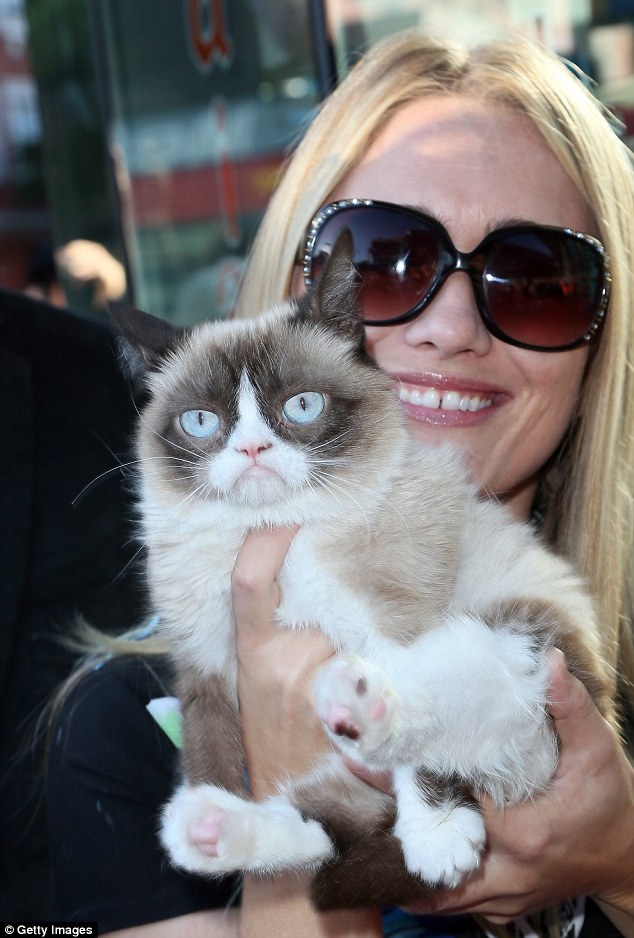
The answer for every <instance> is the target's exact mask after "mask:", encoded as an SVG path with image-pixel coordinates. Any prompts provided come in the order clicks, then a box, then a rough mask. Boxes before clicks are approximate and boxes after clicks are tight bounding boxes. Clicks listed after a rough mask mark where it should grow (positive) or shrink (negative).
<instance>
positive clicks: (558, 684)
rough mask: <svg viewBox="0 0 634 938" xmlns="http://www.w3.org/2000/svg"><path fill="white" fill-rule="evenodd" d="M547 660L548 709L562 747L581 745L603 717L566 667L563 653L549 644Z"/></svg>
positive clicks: (583, 744)
mask: <svg viewBox="0 0 634 938" xmlns="http://www.w3.org/2000/svg"><path fill="white" fill-rule="evenodd" d="M547 660H548V666H549V669H550V681H549V690H548V709H549V711H550V715H551V716H552V718H553V719H554V721H555V730H556V731H557V735H558V736H559V740H560V743H561V746H562V749H565V748H567V747H571V748H572V747H577V746H585V745H586V744H587V743H588V741H589V740H590V739H591V738H592V737H593V735H594V733H595V732H596V730H597V728H598V726H599V725H600V724H603V723H604V721H603V717H602V716H601V714H600V713H599V711H598V709H597V707H596V706H595V703H594V701H593V699H592V697H591V696H590V693H589V692H588V690H587V688H586V687H585V686H584V684H582V682H581V681H580V680H579V679H578V678H577V677H575V676H574V675H573V674H571V672H570V671H569V669H568V665H567V663H566V658H565V656H564V654H563V653H562V652H561V651H560V650H559V649H558V648H553V649H551V650H550V651H549V652H548V659H547Z"/></svg>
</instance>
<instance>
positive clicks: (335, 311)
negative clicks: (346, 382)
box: [313, 228, 364, 345]
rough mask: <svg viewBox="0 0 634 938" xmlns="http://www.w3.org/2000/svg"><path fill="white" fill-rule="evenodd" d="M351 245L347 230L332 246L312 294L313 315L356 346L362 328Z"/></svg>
mask: <svg viewBox="0 0 634 938" xmlns="http://www.w3.org/2000/svg"><path fill="white" fill-rule="evenodd" d="M353 252H354V245H353V241H352V234H351V232H350V229H349V228H343V229H342V230H341V232H340V233H339V235H338V236H337V240H336V241H335V243H334V244H333V247H332V251H331V252H330V255H329V257H328V258H327V260H326V263H325V264H324V268H323V270H322V272H321V274H320V277H319V280H318V281H317V284H316V286H315V288H314V292H313V315H314V316H316V317H317V318H319V319H323V320H325V321H327V322H331V323H333V324H334V325H335V326H336V327H337V329H339V331H341V332H343V333H344V334H345V335H347V336H349V337H350V338H351V339H354V340H355V341H356V342H358V343H359V344H360V345H361V344H363V342H364V328H363V324H362V322H361V319H360V315H359V302H358V294H359V277H358V274H357V271H356V269H355V267H354V264H353V260H352V259H353Z"/></svg>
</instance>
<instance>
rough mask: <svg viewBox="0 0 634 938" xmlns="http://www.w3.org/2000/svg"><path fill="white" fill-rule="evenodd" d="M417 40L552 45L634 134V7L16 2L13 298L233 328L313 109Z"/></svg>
mask: <svg viewBox="0 0 634 938" xmlns="http://www.w3.org/2000/svg"><path fill="white" fill-rule="evenodd" d="M388 7H389V10H386V8H388ZM413 25H420V26H423V27H425V28H427V29H429V30H430V31H436V32H440V33H443V34H452V35H455V36H457V37H460V38H466V39H467V40H469V41H472V40H477V39H479V38H483V37H486V36H490V35H492V34H495V33H499V32H509V31H513V30H518V31H521V32H524V33H528V34H529V35H530V36H533V37H539V38H540V39H542V40H543V41H544V42H546V43H547V44H548V45H549V46H551V47H552V48H553V49H555V50H556V51H557V52H559V53H560V54H562V55H563V56H565V57H567V58H568V59H570V60H571V62H573V63H575V64H577V65H579V66H580V67H581V68H582V69H583V70H584V71H585V72H587V74H588V75H589V76H590V77H591V79H592V80H593V82H595V83H596V87H595V90H596V93H597V95H598V96H599V97H600V98H602V99H603V100H605V101H606V103H608V104H610V105H611V106H612V107H613V108H614V110H615V111H616V113H617V114H618V115H619V117H620V118H621V120H622V121H623V123H624V133H625V134H626V135H628V136H629V135H633V134H634V0H391V2H390V3H389V4H385V3H384V2H383V0H0V285H3V286H7V287H10V288H12V289H18V290H22V289H27V290H28V291H29V292H31V293H32V294H33V295H42V296H44V297H45V298H47V299H49V300H51V301H52V302H54V303H62V304H63V303H66V304H67V305H69V306H71V307H72V308H74V309H77V310H80V311H86V312H96V313H99V311H100V310H102V309H103V307H104V303H105V300H107V299H108V298H116V297H120V296H124V295H125V296H126V297H127V298H128V299H129V300H131V301H133V302H134V303H136V304H137V305H138V306H141V307H142V308H145V309H148V310H151V311H152V312H154V313H155V314H158V315H162V316H164V317H165V318H167V319H169V320H170V321H173V322H175V323H183V322H192V321H196V320H198V319H201V318H213V317H222V316H224V315H226V314H227V312H228V311H229V310H230V309H231V306H232V303H233V300H234V297H235V292H236V288H237V285H238V283H239V280H240V275H241V271H242V268H243V264H244V258H245V255H246V253H247V251H248V248H249V245H250V243H251V240H252V238H253V235H254V232H255V230H256V227H257V224H258V220H259V218H260V216H261V214H262V211H263V209H264V206H265V205H266V202H267V199H268V197H269V195H270V193H271V190H272V188H273V186H274V184H275V179H276V174H277V172H278V170H279V167H280V164H281V163H282V161H283V159H284V157H285V155H286V154H287V152H288V150H289V148H291V147H292V146H293V144H294V142H295V141H296V140H297V139H298V137H299V135H300V134H301V132H302V128H303V127H304V126H305V124H306V122H307V121H308V120H309V118H310V115H311V113H312V112H313V109H314V108H315V107H316V105H317V104H318V102H319V100H320V99H321V97H322V96H323V95H324V94H325V93H326V92H327V91H328V89H329V88H330V87H332V85H333V84H334V83H335V82H336V81H337V80H338V79H339V78H340V77H341V76H342V75H343V74H344V73H345V72H346V70H347V69H348V68H349V66H350V63H351V62H353V61H354V60H355V58H356V57H357V56H358V54H359V53H360V52H361V51H363V50H364V49H365V48H367V47H368V46H369V45H371V44H372V43H373V42H375V41H376V40H377V39H378V38H379V37H381V36H383V35H385V34H387V33H391V32H394V31H396V30H398V29H401V28H403V27H406V26H413Z"/></svg>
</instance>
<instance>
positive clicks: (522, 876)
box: [411, 651, 634, 934]
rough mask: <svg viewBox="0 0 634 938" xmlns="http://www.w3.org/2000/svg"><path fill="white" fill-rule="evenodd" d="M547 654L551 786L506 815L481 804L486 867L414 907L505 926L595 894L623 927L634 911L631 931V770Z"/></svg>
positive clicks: (583, 694)
mask: <svg viewBox="0 0 634 938" xmlns="http://www.w3.org/2000/svg"><path fill="white" fill-rule="evenodd" d="M549 654H550V666H551V683H550V700H551V704H550V711H551V714H552V716H553V717H554V719H555V726H556V729H557V733H558V734H559V738H560V741H561V760H560V763H559V766H558V769H557V772H556V775H555V778H554V780H553V782H552V784H551V785H550V787H549V788H548V790H547V791H546V792H545V793H544V794H543V795H541V796H539V797H538V798H536V799H535V800H534V801H530V802H525V803H523V804H520V805H516V806H514V807H512V808H508V809H506V810H505V811H499V810H496V808H495V807H494V806H493V805H492V804H491V803H490V802H489V801H485V802H484V804H483V809H484V814H485V820H486V824H487V831H488V848H487V852H486V854H485V856H484V858H483V862H482V865H481V867H480V869H479V870H477V871H476V872H475V873H474V874H473V875H472V876H471V877H470V878H469V880H468V881H467V882H466V883H465V884H463V885H462V886H460V887H458V888H457V889H454V890H443V891H441V892H439V893H438V894H437V895H436V896H435V897H434V900H433V902H432V903H424V904H420V905H416V906H415V907H412V909H411V910H412V911H416V912H428V911H437V912H447V913H452V914H454V913H458V912H471V913H477V914H480V915H483V916H484V917H485V918H487V919H488V920H489V921H491V922H493V923H504V922H507V921H510V920H512V919H515V918H520V917H521V916H525V915H527V914H529V913H531V912H536V911H538V910H540V909H544V908H547V907H549V906H552V905H557V904H558V903H559V902H561V901H563V900H565V899H568V898H571V897H573V896H580V895H591V896H593V897H594V898H595V899H597V900H599V901H600V903H601V905H602V907H603V909H604V911H606V913H607V914H610V915H611V910H615V909H616V910H622V911H623V912H625V913H627V915H626V919H625V929H627V928H628V927H629V922H628V915H631V916H632V928H633V929H634V769H633V768H632V766H631V764H630V763H629V761H628V759H627V757H626V756H625V754H624V753H623V750H622V748H621V746H620V744H619V741H618V739H617V737H616V734H615V733H614V732H613V731H612V729H611V728H610V727H609V726H608V725H607V723H606V722H605V720H603V718H602V717H601V715H600V714H599V712H598V710H597V709H596V707H595V706H594V703H593V702H592V699H591V697H590V695H589V694H588V692H587V691H586V689H585V687H584V686H583V685H582V684H581V683H580V681H578V680H577V679H576V678H575V677H573V676H572V675H571V674H570V672H569V671H568V669H567V667H566V663H565V659H564V656H563V655H562V654H561V652H559V651H552V652H550V653H549ZM611 917H612V915H611ZM615 920H616V919H615ZM619 927H621V928H624V923H623V920H621V921H620V923H619ZM624 934H634V931H632V932H629V931H627V930H624Z"/></svg>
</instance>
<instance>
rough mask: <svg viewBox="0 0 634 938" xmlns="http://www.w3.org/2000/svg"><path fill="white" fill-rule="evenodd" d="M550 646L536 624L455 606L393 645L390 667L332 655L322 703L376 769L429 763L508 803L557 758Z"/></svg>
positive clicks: (337, 738)
mask: <svg viewBox="0 0 634 938" xmlns="http://www.w3.org/2000/svg"><path fill="white" fill-rule="evenodd" d="M545 651H546V646H545V645H544V644H542V643H541V642H540V641H539V640H536V639H535V637H534V636H533V635H532V634H530V632H529V633H528V634H527V633H526V632H521V631H515V630H512V629H511V628H510V627H505V628H502V627H500V628H492V627H490V626H489V624H488V622H486V621H483V619H480V618H478V617H477V616H474V615H471V614H469V613H455V614H454V615H453V616H452V617H451V618H450V619H448V620H447V621H446V623H445V624H444V625H443V626H442V627H441V628H438V629H434V630H433V631H430V632H428V633H426V634H424V635H423V636H421V637H420V638H419V639H418V640H417V641H416V642H414V643H412V644H411V645H409V646H402V647H398V648H395V647H391V648H389V649H387V650H385V651H384V652H383V653H382V663H383V664H384V665H385V670H382V668H379V667H377V666H376V665H374V664H373V663H371V662H368V661H366V660H364V659H361V658H356V657H354V656H345V655H341V656H337V657H336V658H334V659H332V660H331V661H330V662H328V663H327V664H326V665H325V666H324V667H323V668H322V669H320V672H319V673H318V675H317V677H316V680H315V698H316V704H317V710H318V713H319V715H320V717H321V719H322V720H323V721H324V725H325V727H326V729H327V731H328V733H329V735H330V736H331V738H332V739H333V741H334V742H335V744H336V746H337V747H338V748H339V749H340V750H341V751H343V752H345V753H346V754H347V755H349V756H350V757H351V758H352V759H355V760H356V761H358V762H361V763H363V764H365V765H367V766H369V767H370V768H376V769H389V768H392V767H393V766H394V765H424V766H425V767H426V768H427V769H428V770H430V771H431V772H433V773H434V774H435V775H437V776H440V777H451V776H456V777H459V778H464V779H471V780H473V781H474V782H475V783H476V784H477V785H478V786H479V787H481V788H482V790H484V791H487V792H488V793H489V794H490V795H492V797H494V798H495V799H496V800H497V801H499V802H500V803H501V802H502V801H504V800H511V801H517V800H521V799H522V798H526V797H529V796H530V795H531V794H532V793H533V792H534V791H536V790H540V789H541V788H543V787H544V785H545V784H546V783H547V781H548V779H549V778H550V777H551V775H552V773H553V771H554V769H555V766H556V763H557V744H556V738H555V736H554V733H553V731H552V727H551V726H550V722H549V719H548V715H547V711H546V704H547V698H546V694H547V686H548V669H547V666H546V661H545ZM392 675H394V677H391V676H392ZM396 687H398V693H397V692H396V690H395V688H396Z"/></svg>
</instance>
